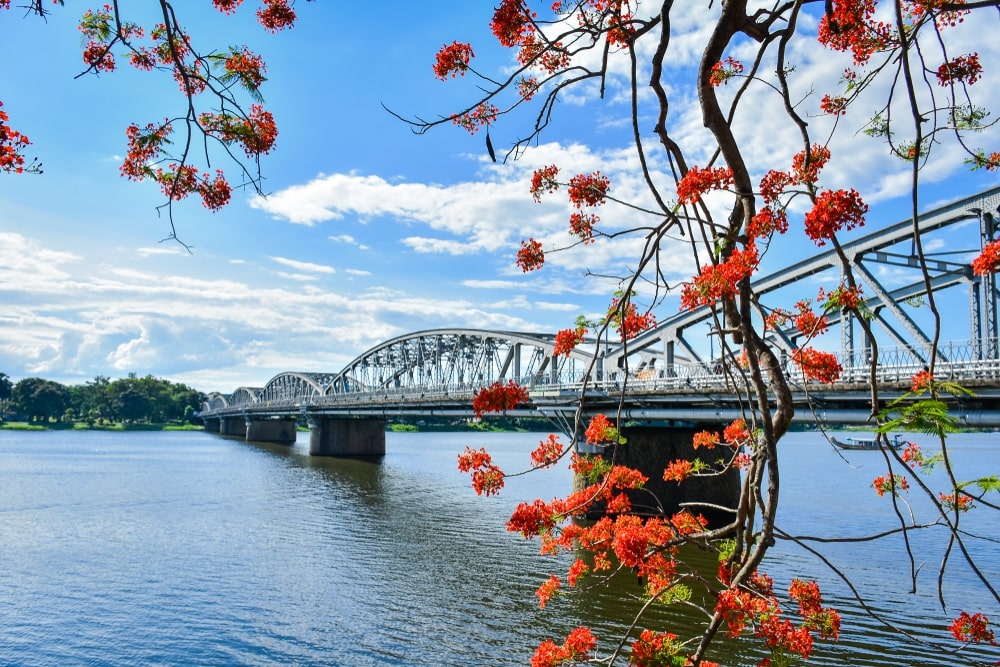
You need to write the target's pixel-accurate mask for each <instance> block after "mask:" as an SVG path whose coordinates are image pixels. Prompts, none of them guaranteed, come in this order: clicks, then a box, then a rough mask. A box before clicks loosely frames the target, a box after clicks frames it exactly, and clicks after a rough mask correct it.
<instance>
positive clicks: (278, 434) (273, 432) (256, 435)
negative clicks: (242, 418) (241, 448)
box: [246, 417, 298, 445]
mask: <svg viewBox="0 0 1000 667" xmlns="http://www.w3.org/2000/svg"><path fill="white" fill-rule="evenodd" d="M246 429H247V435H246V438H247V442H274V443H278V444H281V445H291V444H294V443H295V439H296V438H297V437H298V432H297V431H296V429H295V420H294V419H250V418H249V417H248V418H247V420H246Z"/></svg>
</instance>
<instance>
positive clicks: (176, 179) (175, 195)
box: [152, 164, 232, 212]
mask: <svg viewBox="0 0 1000 667" xmlns="http://www.w3.org/2000/svg"><path fill="white" fill-rule="evenodd" d="M152 178H153V179H154V180H156V181H157V182H158V183H159V184H160V190H162V191H163V194H164V196H166V197H167V199H169V200H171V201H179V200H181V199H184V198H185V197H187V196H188V195H189V194H191V193H193V192H197V193H198V194H199V195H201V201H202V204H204V206H205V208H207V209H209V210H211V211H213V212H215V211H218V210H219V209H220V208H223V207H224V206H225V205H226V204H228V203H229V199H230V197H231V196H232V188H231V187H230V185H229V183H228V182H227V181H226V179H225V177H224V176H223V175H222V171H221V170H216V174H215V178H214V179H210V178H209V175H208V174H200V175H199V173H198V169H196V168H195V167H193V166H191V165H177V164H170V166H169V167H168V168H167V169H156V170H155V172H154V174H153V176H152Z"/></svg>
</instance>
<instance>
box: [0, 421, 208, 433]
mask: <svg viewBox="0 0 1000 667" xmlns="http://www.w3.org/2000/svg"><path fill="white" fill-rule="evenodd" d="M0 430H7V431H201V430H204V429H203V427H201V426H199V425H198V424H188V423H185V424H178V423H167V424H157V423H142V422H139V423H131V424H126V423H124V422H115V423H106V424H100V423H88V422H65V421H50V422H24V421H5V422H0Z"/></svg>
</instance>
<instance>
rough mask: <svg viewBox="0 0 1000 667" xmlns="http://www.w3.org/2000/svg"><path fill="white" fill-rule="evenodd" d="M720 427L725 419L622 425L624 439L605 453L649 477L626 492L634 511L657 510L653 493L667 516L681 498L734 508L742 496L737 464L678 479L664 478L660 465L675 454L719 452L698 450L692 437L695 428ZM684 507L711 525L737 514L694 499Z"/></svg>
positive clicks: (695, 455) (684, 456)
mask: <svg viewBox="0 0 1000 667" xmlns="http://www.w3.org/2000/svg"><path fill="white" fill-rule="evenodd" d="M724 427H725V425H718V426H715V425H704V426H703V427H700V428H691V427H678V428H673V427H659V426H638V427H635V426H633V427H627V428H624V429H622V436H624V437H625V439H626V442H625V444H623V445H617V446H615V447H609V448H608V449H607V450H605V452H604V454H603V456H604V457H606V458H609V459H610V458H611V457H614V458H613V459H612V460H613V461H614V462H615V464H617V465H624V466H628V467H630V468H635V469H637V470H639V471H640V472H642V473H643V474H644V475H646V476H647V477H648V478H649V481H648V482H646V485H645V489H646V490H644V491H635V492H630V496H629V497H630V498H631V499H632V502H633V508H634V510H635V511H636V513H639V514H645V513H647V512H648V513H651V514H655V513H657V512H658V511H659V508H658V507H657V505H656V499H658V500H659V503H660V505H662V507H663V511H664V513H665V514H666V516H672V515H673V514H675V513H676V512H679V511H680V510H681V509H683V507H682V505H683V504H684V503H699V502H702V503H710V504H712V505H719V506H722V507H728V508H732V509H734V510H735V509H736V507H737V506H738V505H739V501H740V471H739V470H729V471H727V472H726V473H725V474H723V475H719V476H711V477H691V478H688V479H686V480H685V481H683V482H681V483H677V482H667V481H664V479H663V470H664V469H665V468H666V467H667V465H668V464H669V463H670V462H671V461H673V460H675V459H689V460H693V459H696V458H700V459H702V460H703V461H706V462H709V461H712V460H714V459H716V458H718V453H717V452H713V451H705V450H699V451H697V452H696V451H695V449H694V445H693V439H694V434H695V433H697V432H698V431H704V430H716V431H720V432H721V431H722V429H723V428H724ZM649 492H651V493H652V494H653V495H650V493H649ZM653 496H655V499H654V497H653ZM688 509H690V511H691V512H692V513H693V514H695V515H696V516H697V515H698V514H701V515H703V516H704V517H705V518H706V519H708V522H709V526H710V527H712V528H716V527H719V526H723V525H726V524H727V523H729V522H730V521H732V520H733V518H734V517H735V514H733V513H731V512H727V511H725V510H719V509H712V508H709V507H699V506H697V505H692V506H689V507H688Z"/></svg>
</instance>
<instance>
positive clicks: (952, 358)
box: [223, 341, 1000, 412]
mask: <svg viewBox="0 0 1000 667" xmlns="http://www.w3.org/2000/svg"><path fill="white" fill-rule="evenodd" d="M991 346H993V348H994V349H996V342H995V341H993V342H988V343H986V344H979V343H976V342H961V343H956V342H949V343H947V344H944V345H942V346H941V348H940V349H941V351H942V354H941V357H940V360H939V361H938V362H937V363H936V365H935V377H936V378H937V379H939V380H948V381H953V382H957V383H959V384H963V383H968V384H970V385H971V386H975V385H976V384H980V385H982V384H984V383H989V384H991V385H996V384H998V383H1000V359H995V358H993V359H991V358H987V356H986V355H987V354H988V353H989V352H990V351H991V350H990V347H991ZM925 356H926V355H922V354H920V353H918V351H915V350H913V349H910V348H885V349H880V350H879V358H878V364H877V366H876V372H875V381H876V382H877V383H879V385H883V384H884V385H886V386H894V387H895V388H897V389H906V388H907V387H908V386H909V382H910V380H911V378H912V377H913V376H914V375H916V374H917V373H918V372H920V371H921V370H924V369H925V368H926V366H925V363H924V361H923V359H924V358H925ZM994 356H995V355H994ZM788 363H789V364H790V361H789V362H788ZM840 363H841V365H842V372H841V376H840V379H839V380H838V381H837V382H835V383H833V384H832V385H820V384H819V383H815V382H805V383H803V382H802V376H801V374H800V373H799V372H797V371H796V370H795V369H794V368H791V367H787V370H788V371H789V373H790V376H789V377H790V380H791V382H792V384H793V387H799V388H800V389H801V388H805V387H812V388H822V389H823V390H824V391H837V390H838V388H839V389H841V390H846V389H854V390H856V389H857V388H858V387H859V386H860V385H867V384H868V382H869V381H870V378H871V364H870V362H869V359H868V358H867V357H866V355H865V354H863V353H861V354H856V355H853V356H849V357H842V358H840ZM727 381H728V384H727ZM520 383H521V384H522V386H525V387H526V388H527V389H528V390H529V391H531V392H535V393H536V395H546V394H548V395H559V394H562V395H565V394H573V393H579V392H580V391H581V390H582V388H583V384H584V383H583V381H582V378H580V377H579V376H578V375H576V374H572V373H567V374H563V375H561V376H559V377H552V376H551V375H549V374H545V375H533V376H528V377H523V378H521V379H520ZM481 386H482V385H481V384H480V383H448V384H432V385H425V386H421V387H399V388H394V389H380V390H377V391H355V392H346V393H341V394H335V395H324V396H320V395H317V394H313V395H311V396H308V397H288V398H285V399H280V400H274V399H272V400H269V401H268V400H261V401H260V402H258V403H255V404H252V405H246V406H231V408H230V409H233V408H245V409H248V410H251V411H255V410H259V411H263V412H267V411H268V410H274V411H286V412H291V411H294V410H299V409H302V408H305V407H309V408H316V407H319V408H322V407H324V406H329V407H336V406H345V407H350V406H352V405H359V406H362V405H376V406H378V405H387V406H388V405H400V404H414V405H418V404H421V403H424V404H438V405H444V404H449V405H463V406H467V405H468V404H470V403H471V402H472V398H473V396H474V395H475V393H476V392H477V391H479V389H480V388H481ZM731 386H732V376H729V377H727V376H726V374H725V373H724V372H723V369H722V366H721V365H720V364H719V363H718V362H715V363H712V364H705V363H700V362H695V363H692V362H686V363H675V364H672V365H669V366H666V367H660V368H647V369H641V370H638V371H632V372H629V374H628V376H627V378H626V375H625V373H624V371H622V370H621V369H615V370H614V371H613V372H611V373H607V374H604V375H597V374H595V375H594V376H592V377H591V380H590V381H589V382H587V391H588V392H590V393H591V394H593V393H595V392H597V393H602V392H603V393H607V394H611V395H620V394H621V392H622V390H623V388H624V390H625V391H626V393H629V394H632V393H635V394H644V395H651V394H654V395H655V394H665V395H666V394H678V395H684V394H690V393H706V394H708V393H720V392H728V391H729V388H730V387H731ZM225 410H226V409H225V408H223V411H225Z"/></svg>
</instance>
